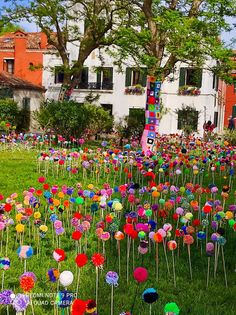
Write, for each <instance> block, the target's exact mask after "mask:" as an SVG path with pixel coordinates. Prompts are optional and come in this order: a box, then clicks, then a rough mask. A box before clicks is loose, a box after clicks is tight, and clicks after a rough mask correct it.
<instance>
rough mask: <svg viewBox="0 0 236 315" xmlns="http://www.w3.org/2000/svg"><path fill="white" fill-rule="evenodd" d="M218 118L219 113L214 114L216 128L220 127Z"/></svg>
mask: <svg viewBox="0 0 236 315" xmlns="http://www.w3.org/2000/svg"><path fill="white" fill-rule="evenodd" d="M218 116H219V113H218V112H214V125H215V127H217V126H218Z"/></svg>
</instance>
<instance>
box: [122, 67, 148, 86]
mask: <svg viewBox="0 0 236 315" xmlns="http://www.w3.org/2000/svg"><path fill="white" fill-rule="evenodd" d="M146 81H147V69H146V68H141V69H135V68H126V78H125V86H135V85H138V84H140V85H142V86H143V87H145V86H146Z"/></svg>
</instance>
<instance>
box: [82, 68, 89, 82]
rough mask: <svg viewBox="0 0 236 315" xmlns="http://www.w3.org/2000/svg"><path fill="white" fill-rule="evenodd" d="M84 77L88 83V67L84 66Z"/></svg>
mask: <svg viewBox="0 0 236 315" xmlns="http://www.w3.org/2000/svg"><path fill="white" fill-rule="evenodd" d="M82 79H83V81H84V83H88V67H85V68H83V72H82Z"/></svg>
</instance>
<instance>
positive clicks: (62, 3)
mask: <svg viewBox="0 0 236 315" xmlns="http://www.w3.org/2000/svg"><path fill="white" fill-rule="evenodd" d="M8 1H9V2H11V6H9V7H10V9H6V11H7V16H8V17H10V18H11V19H13V20H15V21H19V20H21V19H26V20H27V21H29V22H34V23H35V24H36V25H38V26H39V28H40V29H41V30H42V32H44V33H45V34H46V35H47V38H48V43H49V44H50V45H53V46H54V47H55V48H56V50H57V52H58V54H59V56H60V57H61V60H62V65H63V66H62V68H63V70H64V82H63V85H65V86H69V87H70V89H73V87H74V86H75V85H77V84H78V83H79V82H80V79H81V74H82V70H83V65H84V62H85V60H86V59H87V58H88V56H89V55H90V54H91V53H92V52H93V51H94V50H95V49H97V48H102V47H107V46H109V45H112V44H114V42H115V40H117V36H118V33H117V32H116V30H117V29H118V28H119V27H120V26H121V25H124V23H125V21H126V19H127V14H126V10H127V8H126V6H125V4H126V3H125V2H124V1H122V0H109V1H108V0H83V1H81V0H71V1H67V0H35V1H31V2H29V3H27V2H23V4H22V2H19V1H17V0H8ZM69 43H75V44H76V45H77V46H78V55H77V59H76V61H75V62H74V63H73V64H71V63H70V59H69V54H68V50H67V49H68V44H69Z"/></svg>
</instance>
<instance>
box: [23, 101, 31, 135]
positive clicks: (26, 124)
mask: <svg viewBox="0 0 236 315" xmlns="http://www.w3.org/2000/svg"><path fill="white" fill-rule="evenodd" d="M21 123H22V126H21V128H22V129H23V130H29V128H30V98H29V97H24V98H23V100H22V122H21Z"/></svg>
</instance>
